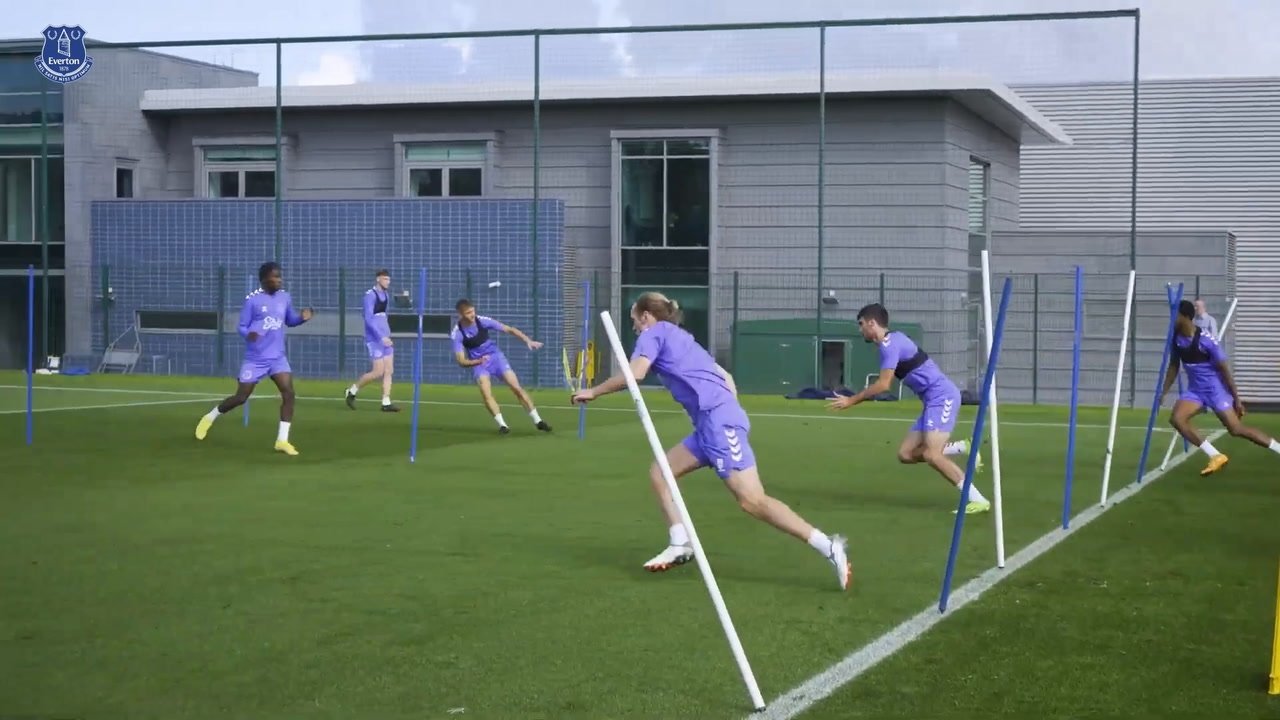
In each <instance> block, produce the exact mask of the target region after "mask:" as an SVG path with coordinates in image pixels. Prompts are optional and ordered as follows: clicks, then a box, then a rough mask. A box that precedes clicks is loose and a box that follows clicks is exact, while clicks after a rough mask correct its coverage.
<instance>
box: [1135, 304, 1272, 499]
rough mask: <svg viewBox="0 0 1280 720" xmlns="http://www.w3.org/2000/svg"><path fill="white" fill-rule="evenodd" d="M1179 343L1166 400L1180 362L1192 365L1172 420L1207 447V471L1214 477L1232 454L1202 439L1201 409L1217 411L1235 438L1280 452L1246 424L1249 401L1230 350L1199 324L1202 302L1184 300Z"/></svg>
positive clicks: (1177, 335)
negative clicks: (1233, 372)
mask: <svg viewBox="0 0 1280 720" xmlns="http://www.w3.org/2000/svg"><path fill="white" fill-rule="evenodd" d="M1174 323H1175V324H1174V335H1173V347H1172V348H1171V352H1170V353H1169V370H1168V372H1166V373H1165V376H1164V388H1163V389H1162V390H1161V391H1160V400H1161V402H1163V401H1164V396H1165V395H1166V394H1168V392H1169V388H1171V387H1173V383H1174V382H1175V381H1176V380H1177V379H1178V368H1179V366H1181V367H1183V368H1186V371H1187V387H1186V389H1185V390H1183V392H1182V394H1181V395H1180V396H1179V397H1178V401H1177V402H1176V403H1174V404H1173V413H1172V414H1171V415H1170V417H1169V424H1170V425H1172V426H1173V429H1175V430H1177V431H1178V434H1179V435H1181V436H1182V437H1184V438H1186V440H1187V442H1189V443H1191V444H1192V445H1195V446H1197V447H1199V448H1200V449H1201V450H1204V454H1205V455H1208V456H1209V463H1208V464H1207V465H1205V466H1204V469H1203V470H1201V471H1200V474H1201V475H1212V474H1213V473H1216V472H1218V471H1219V470H1221V469H1222V468H1224V467H1226V465H1227V460H1228V459H1227V456H1226V455H1223V454H1222V453H1221V452H1218V449H1217V448H1215V447H1214V446H1213V444H1212V443H1210V442H1209V441H1208V440H1205V439H1203V438H1201V437H1200V434H1199V433H1197V432H1196V429H1195V426H1193V425H1192V424H1191V418H1192V417H1194V416H1195V414H1196V413H1198V412H1200V409H1201V408H1207V409H1209V410H1212V411H1213V413H1214V414H1215V415H1217V416H1218V420H1219V421H1221V422H1222V425H1223V427H1225V428H1226V429H1227V432H1229V433H1231V436H1232V437H1238V438H1245V439H1246V440H1249V441H1250V442H1252V443H1253V444H1255V445H1258V446H1259V447H1264V448H1268V449H1270V450H1272V451H1273V452H1276V453H1280V442H1277V441H1276V440H1275V439H1274V438H1271V437H1269V436H1268V435H1267V434H1266V433H1264V432H1262V431H1261V430H1258V429H1257V428H1252V427H1249V426H1248V425H1245V424H1244V423H1242V422H1240V418H1242V417H1244V403H1243V402H1242V401H1241V400H1240V393H1239V391H1237V390H1236V383H1235V380H1234V379H1233V378H1232V377H1231V369H1230V368H1229V367H1227V353H1226V352H1225V351H1224V350H1223V349H1222V346H1221V345H1219V344H1218V341H1217V340H1216V339H1215V338H1214V337H1213V334H1212V333H1209V332H1206V331H1205V330H1203V329H1201V328H1200V327H1198V326H1196V306H1195V304H1194V303H1192V302H1191V301H1190V300H1183V301H1182V302H1180V303H1178V317H1177V319H1176V320H1175V321H1174Z"/></svg>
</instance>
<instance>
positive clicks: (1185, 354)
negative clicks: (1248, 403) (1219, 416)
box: [1173, 331, 1235, 411]
mask: <svg viewBox="0 0 1280 720" xmlns="http://www.w3.org/2000/svg"><path fill="white" fill-rule="evenodd" d="M1173 348H1174V353H1175V354H1176V355H1177V356H1178V359H1179V361H1180V362H1181V364H1182V368H1183V370H1184V371H1185V372H1186V375H1187V386H1186V388H1185V389H1184V390H1183V391H1182V394H1181V395H1180V396H1179V399H1180V400H1187V401H1190V402H1194V403H1198V404H1200V405H1203V406H1205V407H1208V408H1210V409H1212V410H1215V411H1218V410H1230V409H1231V408H1232V407H1234V405H1235V400H1234V398H1233V397H1232V396H1231V392H1230V391H1228V390H1227V386H1226V384H1225V383H1223V382H1222V376H1221V375H1220V374H1219V373H1218V365H1219V364H1220V363H1225V362H1226V361H1227V353H1226V351H1225V350H1223V349H1222V346H1221V345H1219V344H1218V341H1217V340H1215V339H1214V337H1213V335H1211V334H1209V333H1207V332H1204V331H1197V332H1196V334H1195V335H1193V336H1192V337H1186V336H1184V335H1176V336H1174V338H1173Z"/></svg>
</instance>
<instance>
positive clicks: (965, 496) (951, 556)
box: [938, 277, 1013, 613]
mask: <svg viewBox="0 0 1280 720" xmlns="http://www.w3.org/2000/svg"><path fill="white" fill-rule="evenodd" d="M1012 290H1013V278H1008V277H1007V278H1005V279H1004V288H1003V289H1002V290H1001V291H1000V310H999V314H998V315H996V327H995V329H994V330H993V331H992V332H991V357H990V359H989V360H988V361H987V372H986V375H985V377H983V379H982V396H981V397H982V399H981V400H980V401H979V403H978V417H977V418H975V419H974V421H973V436H972V437H971V438H970V440H969V447H971V448H976V447H981V443H982V433H983V430H985V428H984V426H985V425H986V422H987V404H988V400H989V398H990V397H991V384H992V383H993V382H994V381H995V377H996V365H997V363H998V362H999V360H1000V342H1001V340H1003V339H1004V316H1005V313H1006V312H1007V311H1008V310H1009V295H1010V294H1011V293H1012ZM977 464H978V453H976V452H971V453H969V461H968V463H966V465H965V469H964V485H963V486H962V487H961V488H960V504H959V506H958V507H957V508H956V523H955V527H954V528H953V529H952V531H951V549H950V550H949V551H948V552H947V571H946V574H945V575H944V576H943V578H942V597H941V598H939V599H938V612H940V613H944V612H946V611H947V600H948V599H950V597H951V576H952V575H953V574H954V573H955V569H956V556H957V555H958V554H959V552H960V532H961V530H963V529H964V506H965V505H967V504H968V502H969V488H971V487H973V474H974V470H975V469H976V466H977Z"/></svg>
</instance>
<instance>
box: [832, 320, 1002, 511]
mask: <svg viewBox="0 0 1280 720" xmlns="http://www.w3.org/2000/svg"><path fill="white" fill-rule="evenodd" d="M858 329H859V331H861V332H862V338H863V339H864V340H866V341H867V342H868V343H875V344H876V345H877V346H878V347H879V350H880V377H879V378H878V379H877V380H876V381H875V382H874V383H873V384H871V385H870V386H869V387H867V388H865V389H864V390H863V391H862V392H860V393H858V394H857V395H852V396H849V397H840V398H836V399H835V400H833V401H831V403H830V404H829V405H828V407H830V408H831V409H832V410H844V409H846V408H851V407H853V406H854V405H857V404H858V403H860V402H862V401H864V400H867V399H869V398H873V397H875V396H877V395H879V394H880V393H883V392H888V390H889V387H890V386H891V385H892V384H893V379H894V378H895V377H896V378H897V379H898V382H901V383H903V384H905V385H906V386H907V387H909V388H911V392H913V393H915V394H916V397H918V398H920V402H921V403H922V404H923V406H924V407H923V408H922V410H921V412H920V417H919V418H918V419H917V420H916V422H915V424H914V425H912V426H911V428H910V429H909V430H907V436H906V437H904V438H903V439H902V444H901V445H899V446H898V461H899V462H902V463H907V464H914V463H919V462H924V463H928V465H929V467H931V468H933V469H934V470H936V471H937V472H938V474H939V475H941V476H942V477H943V478H944V479H945V480H946V481H947V482H949V483H951V484H952V485H954V486H956V487H957V488H962V487H964V471H963V470H961V469H960V467H959V466H958V465H956V464H955V463H953V462H951V459H950V458H948V457H947V456H948V455H959V454H960V453H963V452H966V451H967V450H968V449H969V446H968V443H966V442H964V441H963V440H961V441H958V442H954V443H949V442H947V441H948V440H949V439H950V438H951V432H952V431H953V430H955V427H956V416H958V415H959V414H960V388H958V387H956V384H955V383H954V382H952V381H951V379H950V378H948V377H947V376H946V374H945V373H943V372H942V368H940V367H938V364H937V363H936V362H934V361H933V359H932V358H930V357H929V355H928V354H927V353H925V351H923V350H921V349H920V348H919V347H917V346H916V344H915V343H914V342H912V340H911V338H909V337H907V336H906V335H904V334H903V333H900V332H898V331H897V330H890V329H889V311H888V310H886V309H885V308H884V306H883V305H881V304H880V303H872V304H871V305H867V306H865V307H863V308H862V309H861V310H859V311H858ZM975 460H976V461H977V463H979V464H980V463H981V462H982V457H981V456H978V457H977V458H975ZM978 466H979V465H975V468H976V467H978ZM990 509H991V503H990V502H988V501H987V499H986V498H985V497H983V496H982V493H981V492H978V486H977V485H974V484H972V483H971V484H970V485H969V497H968V499H967V502H966V504H965V509H964V511H965V513H966V514H971V513H979V512H986V511H987V510H990Z"/></svg>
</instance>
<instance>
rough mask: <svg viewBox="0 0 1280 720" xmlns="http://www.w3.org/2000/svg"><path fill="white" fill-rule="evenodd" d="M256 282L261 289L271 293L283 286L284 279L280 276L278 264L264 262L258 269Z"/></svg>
mask: <svg viewBox="0 0 1280 720" xmlns="http://www.w3.org/2000/svg"><path fill="white" fill-rule="evenodd" d="M258 282H259V283H260V284H261V285H262V289H263V290H266V291H267V292H269V293H273V292H275V291H277V290H279V289H280V288H281V286H283V285H284V277H283V276H282V275H281V274H280V263H276V262H264V263H262V265H260V266H259V267H258Z"/></svg>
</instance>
